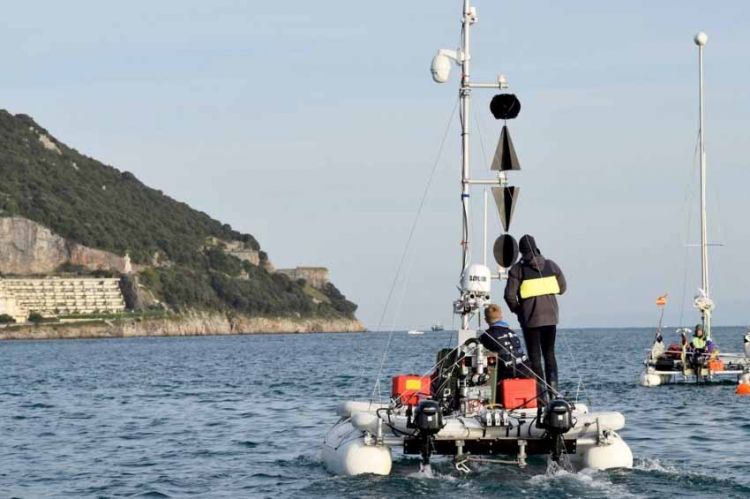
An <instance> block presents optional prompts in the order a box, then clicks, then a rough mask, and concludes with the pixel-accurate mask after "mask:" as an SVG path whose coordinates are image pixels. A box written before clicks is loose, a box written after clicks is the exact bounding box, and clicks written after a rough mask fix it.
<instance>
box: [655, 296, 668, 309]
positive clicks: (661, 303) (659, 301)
mask: <svg viewBox="0 0 750 499" xmlns="http://www.w3.org/2000/svg"><path fill="white" fill-rule="evenodd" d="M666 304H667V295H661V296H660V297H659V298H657V299H656V306H657V307H663V306H664V305H666Z"/></svg>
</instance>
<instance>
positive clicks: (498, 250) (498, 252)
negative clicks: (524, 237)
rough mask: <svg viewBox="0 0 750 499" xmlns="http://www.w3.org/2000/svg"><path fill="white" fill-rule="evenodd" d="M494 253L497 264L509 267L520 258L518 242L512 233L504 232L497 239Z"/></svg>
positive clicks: (493, 248)
mask: <svg viewBox="0 0 750 499" xmlns="http://www.w3.org/2000/svg"><path fill="white" fill-rule="evenodd" d="M492 254H493V255H494V256H495V261H496V262H497V264H498V265H500V266H501V267H502V268H504V269H507V268H508V267H510V266H511V265H513V264H514V263H516V260H518V243H517V242H516V240H515V239H513V236H511V235H510V234H503V235H501V236H500V237H498V238H497V239H495V244H494V245H493V246H492Z"/></svg>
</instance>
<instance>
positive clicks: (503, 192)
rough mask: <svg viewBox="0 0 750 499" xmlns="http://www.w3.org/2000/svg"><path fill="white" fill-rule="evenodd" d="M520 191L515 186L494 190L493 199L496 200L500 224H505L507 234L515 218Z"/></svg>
mask: <svg viewBox="0 0 750 499" xmlns="http://www.w3.org/2000/svg"><path fill="white" fill-rule="evenodd" d="M520 191H521V188H520V187H514V186H508V187H493V188H492V197H493V198H495V204H496V205H497V213H498V214H499V215H500V223H501V224H503V229H504V230H505V232H508V229H509V228H510V221H511V219H512V218H513V212H514V211H516V204H517V203H516V201H518V194H519V192H520Z"/></svg>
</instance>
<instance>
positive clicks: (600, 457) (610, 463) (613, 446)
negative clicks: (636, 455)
mask: <svg viewBox="0 0 750 499" xmlns="http://www.w3.org/2000/svg"><path fill="white" fill-rule="evenodd" d="M582 464H583V467H584V468H591V469H595V470H609V469H613V468H628V469H629V468H632V467H633V452H632V451H631V450H630V447H628V444H626V443H625V441H624V440H623V439H622V438H621V437H620V435H618V434H617V433H614V432H612V433H611V434H610V435H609V436H608V437H607V442H606V443H602V444H599V445H595V446H592V447H591V448H589V449H587V450H586V452H585V453H584V454H583V463H582Z"/></svg>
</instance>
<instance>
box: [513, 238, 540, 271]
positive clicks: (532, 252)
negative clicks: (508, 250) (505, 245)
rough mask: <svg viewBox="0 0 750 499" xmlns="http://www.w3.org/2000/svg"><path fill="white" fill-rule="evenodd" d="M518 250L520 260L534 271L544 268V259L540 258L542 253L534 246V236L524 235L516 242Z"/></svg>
mask: <svg viewBox="0 0 750 499" xmlns="http://www.w3.org/2000/svg"><path fill="white" fill-rule="evenodd" d="M518 250H519V251H520V253H521V258H522V259H523V261H524V262H525V263H527V264H528V265H529V266H530V267H531V268H532V269H534V270H542V268H544V262H545V259H544V257H543V256H542V252H541V251H539V247H537V245H536V240H535V239H534V236H530V235H529V234H526V235H524V236H523V237H522V238H521V240H520V241H519V242H518Z"/></svg>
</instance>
